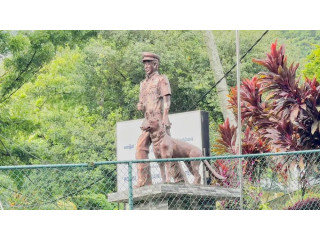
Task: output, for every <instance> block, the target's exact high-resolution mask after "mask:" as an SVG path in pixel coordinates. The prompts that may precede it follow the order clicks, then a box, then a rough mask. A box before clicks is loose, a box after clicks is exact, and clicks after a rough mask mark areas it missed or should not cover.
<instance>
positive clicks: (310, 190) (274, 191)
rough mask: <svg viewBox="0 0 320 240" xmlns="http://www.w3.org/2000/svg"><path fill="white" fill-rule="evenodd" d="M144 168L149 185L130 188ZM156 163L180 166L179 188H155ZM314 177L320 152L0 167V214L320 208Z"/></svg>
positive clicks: (319, 182)
mask: <svg viewBox="0 0 320 240" xmlns="http://www.w3.org/2000/svg"><path fill="white" fill-rule="evenodd" d="M204 160H207V161H208V162H210V165H211V166H212V167H213V169H214V170H215V171H216V172H215V173H216V174H215V175H214V174H212V173H211V172H210V171H208V168H207V167H206V165H205V164H203V161H204ZM142 162H148V163H151V175H152V180H153V184H152V185H148V186H143V187H139V188H135V185H136V184H137V174H136V171H137V170H136V169H137V164H139V163H142ZM191 162H201V164H200V167H199V173H200V175H201V181H200V184H193V181H194V177H193V175H192V174H191V173H190V171H188V169H189V168H188V164H189V165H191V164H190V163H191ZM159 163H160V164H161V163H163V164H164V165H166V166H167V167H168V168H170V166H169V165H170V164H172V163H178V165H180V166H181V167H182V168H183V169H184V171H183V172H182V173H183V175H184V176H183V178H182V179H184V182H183V181H182V182H178V183H174V181H175V179H177V178H171V182H170V183H162V182H161V181H160V182H159V181H158V179H159V175H160V176H161V172H159V168H158V165H159ZM194 165H199V164H194ZM168 168H167V169H168ZM167 169H166V170H167ZM319 171H320V151H319V150H314V151H304V152H290V153H270V154H257V155H242V156H241V158H240V156H214V157H204V158H199V159H155V160H148V161H143V160H134V161H121V162H98V163H92V164H72V165H70V164H66V165H38V166H35V165H34V166H1V167H0V209H5V210H6V209H66V210H67V209H72V210H76V209H78V210H81V209H92V210H93V209H106V210H111V209H113V210H122V209H136V210H137V209H183V210H187V209H190V210H202V209H203V210H204V209H208V210H211V209H223V210H226V209H320V173H319ZM239 173H241V174H239ZM160 179H161V177H160ZM164 180H165V179H164ZM187 182H188V183H187Z"/></svg>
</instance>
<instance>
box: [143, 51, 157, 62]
mask: <svg viewBox="0 0 320 240" xmlns="http://www.w3.org/2000/svg"><path fill="white" fill-rule="evenodd" d="M156 59H157V60H158V61H160V56H159V55H157V54H155V53H152V52H143V53H142V62H144V61H153V60H156Z"/></svg>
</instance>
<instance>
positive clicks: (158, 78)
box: [139, 72, 171, 118]
mask: <svg viewBox="0 0 320 240" xmlns="http://www.w3.org/2000/svg"><path fill="white" fill-rule="evenodd" d="M166 95H171V89H170V83H169V80H168V78H167V77H166V76H164V75H160V74H159V73H158V72H154V73H153V74H151V76H149V77H148V78H146V79H144V80H143V81H142V82H141V83H140V96H139V102H140V103H142V104H143V106H144V112H145V116H146V118H148V117H149V114H152V115H153V116H154V117H159V118H161V117H162V114H163V96H166Z"/></svg>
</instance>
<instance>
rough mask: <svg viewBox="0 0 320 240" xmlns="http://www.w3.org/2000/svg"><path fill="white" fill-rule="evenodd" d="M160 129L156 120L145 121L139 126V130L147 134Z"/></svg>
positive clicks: (159, 124) (158, 121)
mask: <svg viewBox="0 0 320 240" xmlns="http://www.w3.org/2000/svg"><path fill="white" fill-rule="evenodd" d="M160 127H161V123H160V120H159V119H157V118H150V119H148V120H145V121H144V122H143V124H142V126H141V129H142V130H144V131H147V132H155V131H158V130H159V129H160Z"/></svg>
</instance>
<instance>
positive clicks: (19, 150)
mask: <svg viewBox="0 0 320 240" xmlns="http://www.w3.org/2000/svg"><path fill="white" fill-rule="evenodd" d="M262 33H263V31H241V53H242V54H243V53H244V51H246V50H247V49H248V47H249V46H251V45H252V44H253V43H254V42H255V40H256V39H257V38H259V37H260V35H261V34H262ZM299 34H302V35H303V36H304V37H299ZM299 34H296V33H295V32H290V31H270V32H269V33H268V34H267V35H266V37H265V38H263V39H262V41H261V42H260V43H259V44H258V45H257V46H256V47H255V48H254V50H253V51H252V52H251V53H249V55H248V56H247V57H246V58H245V59H243V61H242V65H241V74H242V78H245V77H249V76H252V75H253V74H255V73H257V72H259V71H261V70H262V67H261V66H259V65H257V64H253V63H252V61H251V59H252V58H263V56H264V54H265V47H266V46H267V45H269V44H270V43H271V42H273V41H274V39H275V38H278V40H279V42H281V43H285V44H286V45H287V50H288V54H289V56H290V55H291V56H294V59H295V60H300V59H301V58H302V57H305V56H306V55H307V54H309V53H310V52H311V50H312V48H311V45H308V44H307V42H310V43H315V42H316V40H317V39H318V36H319V34H318V32H313V31H305V32H301V33H299ZM214 35H215V40H216V43H217V47H218V50H219V53H220V58H221V62H222V65H223V67H224V71H227V70H229V68H230V67H231V66H232V65H233V64H234V63H235V34H234V31H214ZM291 38H292V39H295V40H294V41H292V40H290V39H291ZM304 39H307V40H304ZM296 44H298V46H299V47H296V46H297V45H296ZM300 46H301V49H300ZM309 46H310V47H309ZM144 51H152V52H156V53H158V54H159V55H160V56H161V63H160V70H159V71H160V73H162V74H166V75H167V76H168V78H169V80H170V84H171V88H172V105H171V109H170V112H171V113H176V112H182V111H187V110H195V109H192V108H191V106H193V104H194V103H195V101H196V100H198V99H199V98H200V97H201V96H202V95H203V94H204V93H205V92H207V91H208V89H209V88H210V87H211V86H212V84H213V83H214V79H213V73H212V70H211V68H210V64H209V59H208V56H207V50H206V45H205V42H204V39H203V33H202V32H201V31H14V32H12V31H0V54H1V56H0V57H1V59H0V164H1V165H18V164H44V163H80V162H81V163H82V162H97V161H105V160H115V159H116V149H115V141H116V139H115V138H116V136H115V125H116V122H118V121H123V120H129V119H137V118H140V117H142V116H141V113H139V112H138V111H137V110H136V103H137V101H138V93H139V83H140V81H141V80H143V79H144V77H145V76H144V70H143V66H142V63H141V53H142V52H144ZM313 54H314V56H318V55H319V54H318V53H317V52H316V51H314V53H313ZM316 59H317V57H310V59H309V60H310V66H309V65H307V68H306V69H310V72H311V71H312V70H313V69H317V64H318V63H317V62H316ZM311 62H313V65H311ZM305 74H306V75H309V70H306V72H305ZM227 82H228V85H229V86H234V84H235V71H233V72H232V73H231V74H230V75H229V76H228V77H227ZM197 108H198V109H202V110H207V111H208V112H209V114H210V117H211V122H210V129H211V132H210V137H211V141H214V138H216V137H217V130H218V125H219V124H220V123H222V122H223V118H222V114H221V112H220V106H219V103H218V99H217V93H216V90H213V91H212V92H211V93H210V94H209V95H208V96H207V97H206V98H205V99H204V101H203V102H201V103H200V104H199V106H197ZM248 136H249V135H248ZM250 136H251V135H250ZM248 139H249V137H248ZM260 145H261V144H260ZM249 147H252V146H251V145H250V146H249ZM249 147H248V148H249ZM253 147H254V146H253ZM104 173H105V174H106V175H108V179H109V180H106V179H104V180H103V183H105V184H107V185H108V184H109V185H110V184H111V182H112V181H113V182H115V173H114V169H106V170H105V172H104ZM54 176H55V175H52V177H48V179H47V180H45V179H42V180H41V181H42V182H41V183H39V184H40V185H41V187H44V186H46V184H47V183H51V182H52V181H53V179H54ZM27 177H30V176H29V175H23V176H21V178H20V180H19V181H18V180H17V179H11V178H8V179H7V178H6V182H10V184H9V185H10V186H11V185H12V186H11V187H12V188H13V189H15V190H18V189H23V188H26V189H27V191H29V193H28V194H34V196H40V195H41V194H46V193H43V192H39V193H37V192H32V191H31V190H30V189H28V186H29V185H30V184H31V185H30V187H31V186H32V183H30V181H29V180H28V178H27ZM31 177H32V176H31ZM69 177H70V176H69ZM21 179H23V180H21ZM108 181H109V182H108ZM80 182H81V181H80ZM9 185H8V186H9ZM68 187H69V186H68V185H63V184H60V185H59V184H58V185H52V188H51V189H50V191H53V193H54V195H55V196H56V197H57V198H59V197H62V196H64V195H65V194H67V192H66V189H67V188H68ZM114 188H115V186H113V185H112V189H114ZM74 190H76V189H74ZM0 191H1V188H0ZM91 194H92V195H91ZM48 197H49V196H48ZM77 197H78V198H77V199H76V200H75V199H71V198H70V199H69V198H68V199H62V200H61V202H60V205H61V207H62V206H65V208H66V209H73V208H74V207H75V206H76V207H77V208H81V206H83V205H81V201H82V200H81V199H87V200H88V201H91V202H92V204H95V205H97V206H100V207H102V208H105V209H109V208H113V207H114V206H113V205H110V204H109V203H107V202H106V200H105V197H102V196H100V195H99V193H98V192H97V191H95V190H92V191H90V192H87V193H86V196H82V195H79V196H77ZM39 199H40V197H39ZM79 199H80V200H81V201H80V200H79ZM19 201H20V203H24V204H25V203H26V199H24V198H23V197H21V195H19V194H17V195H16V198H15V201H12V202H15V203H16V204H17V203H18V202H19ZM76 201H77V204H76V203H75V202H76ZM82 202H83V201H82ZM28 204H33V203H28ZM50 204H51V203H50ZM73 204H75V205H73ZM50 206H51V207H54V206H53V205H50ZM46 207H48V208H49V204H47V205H46ZM55 207H56V205H55Z"/></svg>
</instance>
